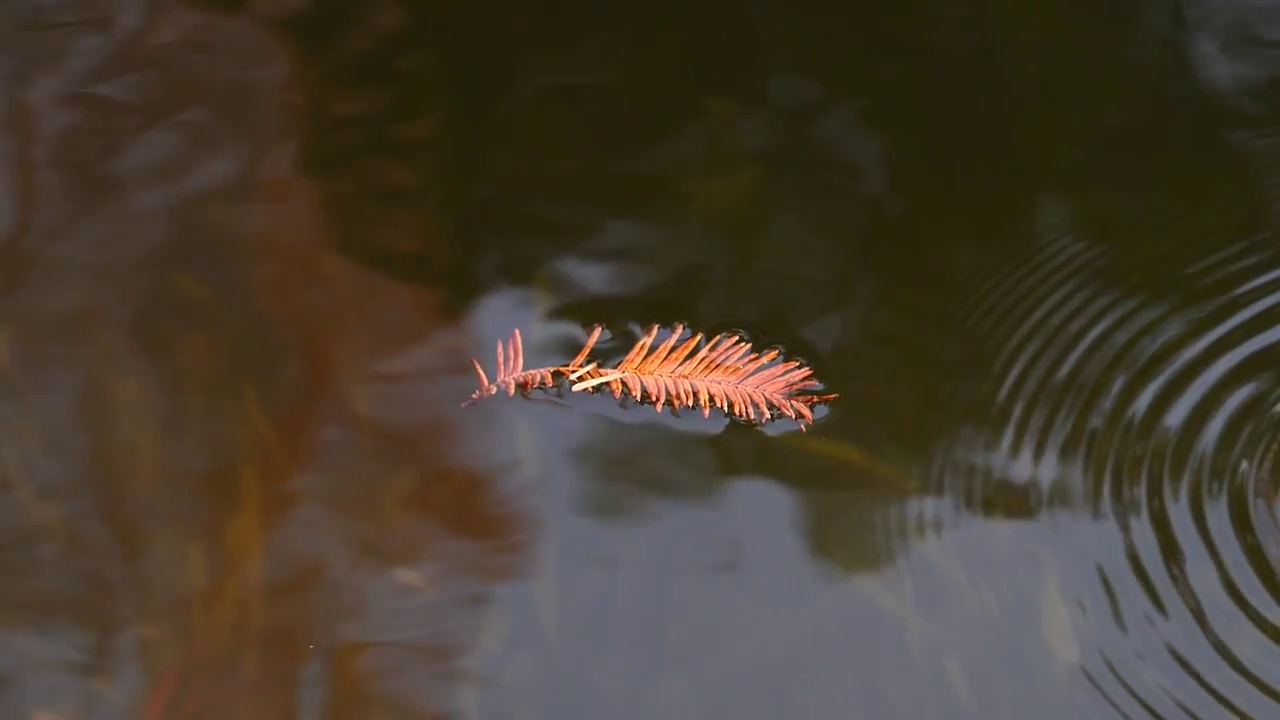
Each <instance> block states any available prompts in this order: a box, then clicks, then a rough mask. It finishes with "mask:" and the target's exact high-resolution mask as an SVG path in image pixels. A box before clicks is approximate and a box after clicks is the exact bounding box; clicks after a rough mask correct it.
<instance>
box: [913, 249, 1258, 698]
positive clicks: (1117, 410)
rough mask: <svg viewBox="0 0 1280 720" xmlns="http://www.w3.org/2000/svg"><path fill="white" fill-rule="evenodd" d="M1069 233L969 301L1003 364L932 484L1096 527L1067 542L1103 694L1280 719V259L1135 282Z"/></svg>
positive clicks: (980, 509) (997, 362)
mask: <svg viewBox="0 0 1280 720" xmlns="http://www.w3.org/2000/svg"><path fill="white" fill-rule="evenodd" d="M1058 235H1059V237H1058V239H1056V240H1053V241H1047V242H1045V243H1044V244H1043V245H1042V246H1041V247H1039V248H1037V249H1036V250H1035V251H1034V252H1032V253H1029V254H1028V256H1027V257H1026V258H1024V259H1023V260H1022V261H1021V262H1020V263H1013V267H1012V268H1010V267H1009V263H1006V267H1005V268H1004V269H1003V270H1001V271H1000V272H993V273H990V274H988V275H986V276H985V277H986V278H987V280H986V281H985V282H986V286H985V287H984V288H982V289H981V291H980V292H979V293H977V294H976V296H975V297H976V299H975V300H974V301H973V303H972V305H971V306H970V307H968V308H966V309H965V311H964V317H965V318H967V320H968V323H969V324H968V326H967V327H966V334H967V335H969V337H970V339H971V340H975V341H977V342H979V343H982V345H983V347H984V348H986V350H987V352H988V353H989V356H990V359H991V363H990V367H991V368H992V374H991V375H990V377H989V378H988V379H987V386H986V388H985V389H986V392H985V393H977V396H978V397H980V398H982V401H981V402H979V403H976V407H974V408H970V409H968V410H967V411H966V417H967V418H968V419H969V420H968V422H967V426H966V427H965V428H964V430H963V431H961V432H960V433H959V435H958V436H957V437H956V438H955V439H954V441H953V442H951V443H950V444H949V446H948V447H947V448H946V449H945V451H944V452H942V453H940V457H941V458H942V459H941V460H940V461H939V462H938V463H936V466H935V469H934V471H935V473H936V474H937V477H936V478H935V482H936V483H937V484H938V485H939V486H940V487H941V488H942V489H944V490H945V491H946V493H947V494H948V495H950V496H952V497H956V498H960V499H961V501H962V503H963V505H964V506H965V507H966V508H968V509H969V510H970V511H972V512H975V513H978V514H983V515H988V516H989V515H999V516H1005V517H1008V516H1016V517H1035V518H1045V517H1047V516H1049V515H1050V514H1054V515H1056V516H1060V517H1063V518H1067V517H1071V518H1076V519H1078V520H1080V521H1081V522H1086V523H1094V524H1095V525H1096V528H1097V533H1093V534H1094V535H1096V536H1097V537H1099V538H1100V542H1099V543H1098V545H1096V546H1094V545H1091V546H1090V547H1088V548H1083V549H1082V548H1072V547H1063V548H1060V551H1061V554H1062V556H1063V558H1064V559H1065V560H1066V562H1069V563H1071V564H1073V565H1074V566H1075V567H1077V568H1084V570H1083V571H1081V572H1078V573H1075V574H1074V575H1073V577H1075V578H1076V579H1075V580H1073V581H1072V583H1074V585H1073V586H1070V587H1064V588H1063V592H1064V593H1065V594H1066V595H1068V596H1069V597H1068V602H1069V603H1070V604H1071V605H1072V606H1073V607H1077V608H1079V610H1080V613H1081V615H1082V616H1083V617H1086V618H1087V621H1086V622H1087V623H1088V624H1089V625H1090V626H1091V627H1092V628H1093V629H1094V631H1095V632H1094V633H1093V634H1092V635H1090V637H1089V639H1088V643H1089V645H1090V647H1088V648H1087V652H1082V654H1081V658H1080V665H1081V667H1080V670H1081V672H1082V673H1083V675H1084V677H1085V679H1086V685H1087V686H1088V687H1089V688H1090V691H1091V692H1093V693H1095V695H1096V697H1095V698H1094V700H1097V701H1098V703H1097V704H1096V706H1097V707H1102V708H1109V709H1110V710H1111V711H1113V713H1112V715H1111V716H1113V717H1118V718H1187V717H1192V718H1219V717H1246V718H1273V717H1280V645H1278V643H1280V583H1278V582H1277V576H1276V569H1277V567H1280V526H1278V525H1277V522H1276V514H1275V506H1276V503H1275V499H1276V497H1277V492H1276V488H1277V485H1278V484H1280V449H1278V448H1280V252H1277V250H1276V249H1275V248H1273V247H1269V246H1268V244H1267V242H1266V241H1264V240H1258V241H1253V242H1244V243H1240V244H1238V245H1236V246H1234V247H1231V248H1230V249H1228V250H1225V251H1222V252H1220V253H1218V254H1216V255H1214V256H1212V257H1209V258H1206V259H1204V260H1203V261H1201V262H1200V263H1199V264H1198V265H1197V266H1195V267H1193V268H1191V269H1189V270H1188V271H1187V272H1186V273H1184V274H1180V275H1179V276H1178V277H1170V278H1164V279H1154V280H1153V279H1151V278H1146V279H1144V280H1143V281H1142V282H1137V281H1134V282H1129V281H1126V280H1125V279H1124V278H1123V276H1122V275H1121V274H1118V273H1116V272H1115V271H1114V268H1110V267H1109V265H1108V259H1107V254H1106V252H1105V251H1103V250H1101V249H1099V248H1096V247H1093V246H1090V245H1089V244H1087V243H1084V242H1080V241H1076V240H1074V239H1072V238H1071V237H1070V235H1069V233H1067V232H1060V233H1059V234H1058ZM993 497H998V498H1003V499H1002V500H1000V501H993ZM1009 498H1015V499H1014V500H1010V499H1009ZM1099 548H1102V550H1099Z"/></svg>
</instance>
